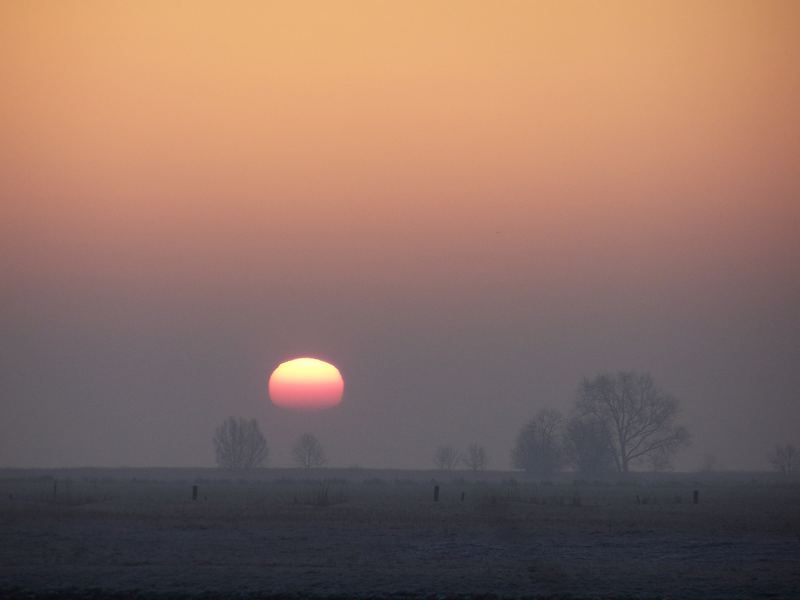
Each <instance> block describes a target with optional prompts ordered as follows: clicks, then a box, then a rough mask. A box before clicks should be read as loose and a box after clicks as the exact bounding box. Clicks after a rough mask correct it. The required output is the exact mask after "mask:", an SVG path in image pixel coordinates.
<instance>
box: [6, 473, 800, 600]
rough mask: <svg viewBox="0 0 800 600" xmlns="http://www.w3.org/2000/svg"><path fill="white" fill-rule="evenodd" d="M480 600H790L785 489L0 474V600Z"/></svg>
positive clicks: (742, 481)
mask: <svg viewBox="0 0 800 600" xmlns="http://www.w3.org/2000/svg"><path fill="white" fill-rule="evenodd" d="M195 485H196V486H197V499H196V500H193V498H192V495H193V489H192V488H193V486H195ZM435 485H438V486H439V487H440V497H439V500H438V502H434V500H433V492H434V486H435ZM694 490H698V492H699V498H700V501H699V503H698V504H694V503H693V492H694ZM495 596H496V597H540V598H604V597H614V598H704V599H706V598H764V597H769V598H798V597H800V484H799V483H798V482H797V481H794V482H791V481H781V480H779V478H777V477H773V476H770V475H767V474H741V473H737V474H724V473H722V474H662V475H659V476H643V475H639V476H632V477H630V478H629V479H627V480H625V481H622V482H620V481H606V482H579V481H570V480H568V479H567V478H564V479H562V480H559V481H556V482H537V481H527V480H525V479H524V478H522V476H520V474H517V473H499V472H489V473H481V474H476V475H473V474H471V473H466V472H463V471H457V472H452V473H450V474H442V473H438V472H424V471H416V472H412V471H374V470H366V469H363V470H361V469H358V470H357V469H352V470H336V469H326V470H321V471H310V472H301V471H294V470H279V469H274V470H273V469H265V470H259V471H258V472H255V473H248V474H236V473H230V472H223V471H216V470H210V469H208V470H205V469H116V470H112V469H72V470H52V471H36V470H11V469H7V470H0V597H1V598H10V599H13V598H56V597H69V598H90V597H97V598H101V597H116V598H139V597H142V598H145V597H158V598H183V597H186V598H188V597H203V598H213V597H232V598H233V597H235V598H277V597H292V598H300V597H340V598H345V597H373V598H374V597H385V598H390V597H391V598H401V597H424V598H428V597H432V598H434V597H435V598H440V597H495Z"/></svg>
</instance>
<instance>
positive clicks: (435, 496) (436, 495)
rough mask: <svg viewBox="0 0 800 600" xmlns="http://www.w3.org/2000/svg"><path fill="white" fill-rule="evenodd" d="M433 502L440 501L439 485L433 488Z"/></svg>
mask: <svg viewBox="0 0 800 600" xmlns="http://www.w3.org/2000/svg"><path fill="white" fill-rule="evenodd" d="M433 501H434V502H438V501H439V486H438V485H435V486H433Z"/></svg>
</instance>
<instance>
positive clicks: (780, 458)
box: [767, 444, 800, 475]
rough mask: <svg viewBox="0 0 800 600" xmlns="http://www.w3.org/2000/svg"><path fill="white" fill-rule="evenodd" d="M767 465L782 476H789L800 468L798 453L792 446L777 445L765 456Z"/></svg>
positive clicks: (799, 455)
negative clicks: (767, 461)
mask: <svg viewBox="0 0 800 600" xmlns="http://www.w3.org/2000/svg"><path fill="white" fill-rule="evenodd" d="M767 458H768V459H769V463H770V464H771V465H772V468H774V469H775V470H776V471H778V472H779V473H781V474H782V475H790V474H791V473H793V472H795V471H797V469H798V467H800V452H798V451H797V448H795V447H794V446H793V445H792V444H778V445H776V446H775V448H774V449H773V450H772V452H770V453H769V455H768V456H767Z"/></svg>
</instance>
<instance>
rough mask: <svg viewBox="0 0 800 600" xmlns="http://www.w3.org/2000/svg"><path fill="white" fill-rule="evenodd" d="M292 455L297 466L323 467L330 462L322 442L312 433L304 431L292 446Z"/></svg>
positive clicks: (306, 467) (308, 467) (307, 467)
mask: <svg viewBox="0 0 800 600" xmlns="http://www.w3.org/2000/svg"><path fill="white" fill-rule="evenodd" d="M292 456H293V457H294V462H295V463H297V466H299V467H303V468H304V469H313V468H316V467H322V466H324V465H325V463H326V462H328V461H327V459H326V458H325V451H324V450H323V449H322V444H320V443H319V440H318V439H317V438H316V437H314V436H313V435H311V434H310V433H304V434H303V435H301V436H300V437H299V438H298V440H297V442H295V445H294V448H292Z"/></svg>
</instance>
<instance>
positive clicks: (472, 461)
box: [463, 443, 486, 471]
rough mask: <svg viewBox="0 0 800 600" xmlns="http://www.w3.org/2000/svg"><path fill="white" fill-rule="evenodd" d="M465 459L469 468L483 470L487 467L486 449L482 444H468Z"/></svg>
mask: <svg viewBox="0 0 800 600" xmlns="http://www.w3.org/2000/svg"><path fill="white" fill-rule="evenodd" d="M463 461H464V464H465V465H467V468H468V469H471V470H473V471H483V470H484V469H485V468H486V449H485V448H484V447H483V446H481V445H480V444H476V443H472V444H470V445H469V446H467V452H466V454H465V455H464V458H463Z"/></svg>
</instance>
